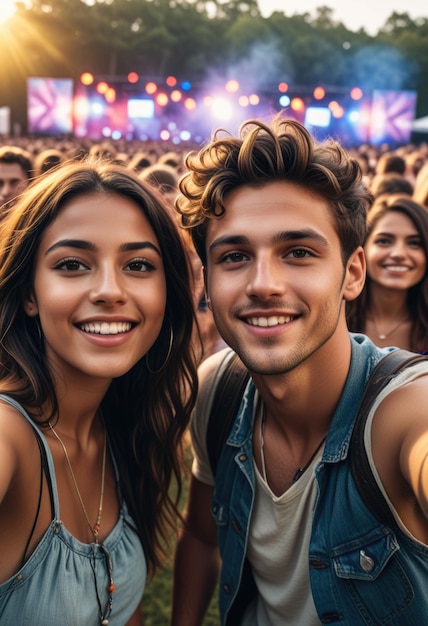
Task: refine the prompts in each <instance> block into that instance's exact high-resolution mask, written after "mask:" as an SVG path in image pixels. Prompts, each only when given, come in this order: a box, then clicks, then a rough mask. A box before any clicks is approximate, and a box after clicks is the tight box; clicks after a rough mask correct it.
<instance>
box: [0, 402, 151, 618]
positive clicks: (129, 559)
mask: <svg viewBox="0 0 428 626" xmlns="http://www.w3.org/2000/svg"><path fill="white" fill-rule="evenodd" d="M0 398H1V399H2V400H4V401H5V402H8V403H9V404H11V405H12V406H14V407H15V408H16V409H17V410H18V411H19V412H20V413H22V415H24V417H25V418H26V419H27V420H28V422H29V423H30V424H31V426H32V427H33V428H34V430H35V431H36V432H37V433H38V434H39V436H40V439H41V442H42V444H43V447H44V449H45V452H46V458H47V465H48V472H47V473H48V475H47V477H46V478H47V481H48V484H49V483H51V486H52V496H53V509H54V519H53V520H52V522H51V523H50V525H49V527H48V529H47V530H46V532H45V534H44V535H43V537H42V539H41V540H40V542H39V544H38V545H37V547H36V549H35V550H34V552H33V553H32V554H31V556H30V557H29V559H28V560H27V561H26V563H25V564H24V565H23V566H22V567H21V569H20V570H19V571H18V572H17V573H16V574H15V575H14V576H13V577H12V578H9V579H8V580H6V581H5V582H4V583H2V584H0V624H1V626H58V624H63V625H64V626H97V625H99V624H100V618H99V608H98V600H97V592H96V585H97V588H98V596H99V600H100V603H101V606H102V609H104V607H105V606H106V603H107V602H108V596H109V594H108V591H107V587H108V585H109V583H110V578H109V575H108V569H107V563H106V556H105V554H104V552H103V550H102V548H101V547H100V546H99V545H97V544H95V543H93V544H86V543H81V542H80V541H78V540H77V539H75V537H73V536H72V535H71V534H70V533H69V532H68V531H67V530H66V528H64V525H63V523H62V522H61V521H60V520H61V517H60V510H59V501H58V493H57V486H56V478H55V469H54V464H53V459H52V455H51V452H50V449H49V446H48V444H47V442H46V439H45V437H44V436H43V434H42V432H41V431H40V429H39V428H38V427H37V426H36V425H35V424H34V422H33V421H32V420H31V418H30V417H29V415H28V414H27V413H26V412H25V410H24V409H23V407H22V406H21V405H19V404H18V403H17V402H16V401H15V400H13V399H12V398H9V397H8V396H4V395H1V394H0ZM134 528H135V526H134V524H133V521H132V519H131V517H130V515H129V513H128V511H127V509H126V505H125V503H122V505H121V510H120V515H119V520H118V522H117V524H116V525H115V527H114V528H113V530H112V531H111V533H110V534H109V535H108V537H107V538H106V539H105V541H104V542H103V544H102V545H103V546H105V548H106V550H107V551H108V552H109V554H110V557H111V563H112V578H113V582H114V584H115V586H116V591H115V592H114V593H113V596H112V597H113V604H112V610H111V614H110V615H109V617H108V624H109V626H124V625H125V624H126V622H127V621H128V620H129V619H130V617H131V616H132V614H133V613H134V612H135V610H136V609H137V607H138V605H139V603H140V602H141V598H142V595H143V590H144V586H145V582H146V576H147V566H146V561H145V557H144V553H143V549H142V547H141V543H140V540H139V538H138V536H137V534H136V532H135V530H134ZM0 558H1V557H0ZM95 581H96V582H95Z"/></svg>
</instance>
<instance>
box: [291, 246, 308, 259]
mask: <svg viewBox="0 0 428 626" xmlns="http://www.w3.org/2000/svg"><path fill="white" fill-rule="evenodd" d="M290 256H292V257H293V258H295V259H304V258H305V257H309V256H311V254H310V253H309V252H308V251H307V250H303V249H302V248H298V249H297V250H293V251H292V252H291V253H290Z"/></svg>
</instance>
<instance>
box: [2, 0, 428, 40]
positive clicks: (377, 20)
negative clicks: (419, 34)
mask: <svg viewBox="0 0 428 626" xmlns="http://www.w3.org/2000/svg"><path fill="white" fill-rule="evenodd" d="M0 1H1V0H0ZM258 5H259V9H260V12H261V14H262V15H263V17H269V16H270V15H271V14H272V13H273V12H274V11H280V12H281V13H285V15H287V16H288V17H291V16H292V15H294V14H295V13H298V14H299V15H301V14H302V13H310V14H311V15H315V13H316V9H317V8H318V7H321V6H326V7H328V8H330V9H333V11H334V13H333V19H334V20H337V21H340V22H343V24H344V25H345V26H346V27H347V28H348V29H349V30H351V31H358V30H359V29H360V28H365V30H366V32H367V33H369V34H370V35H376V34H377V32H378V30H379V29H380V28H381V27H382V26H383V25H384V23H385V22H386V20H387V19H388V18H389V17H390V16H391V14H392V13H394V11H395V12H396V13H408V14H409V15H410V17H411V18H412V19H416V18H418V17H426V18H428V2H427V0H357V1H353V0H258Z"/></svg>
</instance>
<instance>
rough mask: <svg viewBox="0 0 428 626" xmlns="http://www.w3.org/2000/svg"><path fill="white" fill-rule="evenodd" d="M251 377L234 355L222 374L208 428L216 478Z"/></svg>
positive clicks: (211, 463)
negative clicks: (226, 443) (225, 445)
mask: <svg viewBox="0 0 428 626" xmlns="http://www.w3.org/2000/svg"><path fill="white" fill-rule="evenodd" d="M249 377H250V375H249V373H248V370H247V368H246V367H245V365H244V364H243V363H242V361H241V359H240V358H239V357H238V355H237V354H235V353H234V354H233V355H232V356H231V357H230V358H229V360H228V361H227V363H226V364H225V365H224V369H223V371H222V372H221V374H220V376H219V378H218V381H217V385H216V389H215V392H214V399H213V402H212V405H211V411H210V416H209V419H208V427H207V439H206V441H207V450H208V458H209V461H210V465H211V470H212V473H213V475H214V476H215V473H216V470H217V464H218V461H219V458H220V454H221V450H222V447H223V444H224V442H225V441H226V439H227V437H228V434H229V432H230V429H231V427H232V423H233V420H234V418H235V416H236V414H237V412H238V409H239V405H240V404H241V400H242V396H243V393H244V390H245V387H246V385H247V382H248V379H249Z"/></svg>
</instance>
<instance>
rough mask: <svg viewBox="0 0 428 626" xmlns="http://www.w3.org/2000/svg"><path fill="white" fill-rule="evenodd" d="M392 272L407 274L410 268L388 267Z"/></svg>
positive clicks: (400, 266)
mask: <svg viewBox="0 0 428 626" xmlns="http://www.w3.org/2000/svg"><path fill="white" fill-rule="evenodd" d="M385 269H387V270H389V271H390V272H407V270H408V268H407V267H403V266H402V265H387V266H386V268H385Z"/></svg>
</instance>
